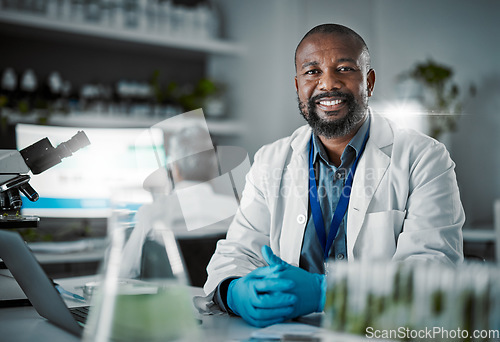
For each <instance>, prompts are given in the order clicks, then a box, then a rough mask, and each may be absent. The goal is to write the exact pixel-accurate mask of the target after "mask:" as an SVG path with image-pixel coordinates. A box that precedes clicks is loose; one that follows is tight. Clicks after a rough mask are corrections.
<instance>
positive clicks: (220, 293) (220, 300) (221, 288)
mask: <svg viewBox="0 0 500 342" xmlns="http://www.w3.org/2000/svg"><path fill="white" fill-rule="evenodd" d="M238 278H239V277H229V278H226V279H224V280H223V281H221V282H220V283H219V285H218V286H217V288H216V289H215V292H214V303H215V304H217V305H218V306H219V308H220V309H221V310H222V311H225V312H227V313H230V314H235V313H234V312H233V311H232V310H231V308H230V307H229V305H228V304H227V291H228V288H229V284H230V283H231V282H232V281H233V280H235V279H238Z"/></svg>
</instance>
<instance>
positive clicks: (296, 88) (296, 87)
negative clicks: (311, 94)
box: [294, 76, 299, 92]
mask: <svg viewBox="0 0 500 342" xmlns="http://www.w3.org/2000/svg"><path fill="white" fill-rule="evenodd" d="M294 81H295V91H296V92H298V91H299V85H298V83H297V76H295V77H294Z"/></svg>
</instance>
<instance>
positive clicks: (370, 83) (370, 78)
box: [366, 69, 375, 97]
mask: <svg viewBox="0 0 500 342" xmlns="http://www.w3.org/2000/svg"><path fill="white" fill-rule="evenodd" d="M366 83H367V84H366V85H367V88H368V96H369V97H370V96H372V94H373V88H374V87H375V70H373V69H370V70H369V71H368V74H367V76H366Z"/></svg>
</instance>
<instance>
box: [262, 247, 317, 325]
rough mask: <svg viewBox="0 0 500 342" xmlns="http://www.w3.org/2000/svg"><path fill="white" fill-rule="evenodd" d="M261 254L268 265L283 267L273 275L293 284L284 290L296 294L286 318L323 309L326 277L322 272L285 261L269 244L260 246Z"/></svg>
mask: <svg viewBox="0 0 500 342" xmlns="http://www.w3.org/2000/svg"><path fill="white" fill-rule="evenodd" d="M262 256H263V257H264V259H265V260H266V261H267V263H268V264H269V265H270V266H275V265H281V266H283V267H285V269H284V270H281V271H280V272H276V273H275V274H274V276H275V277H277V278H278V279H288V280H291V281H293V282H294V284H295V286H294V287H293V288H292V289H290V290H286V291H287V292H289V293H292V294H294V295H295V296H297V302H296V303H295V305H294V310H293V312H292V314H291V315H290V316H289V317H288V318H295V317H299V316H304V315H307V314H310V313H313V312H321V311H323V308H324V306H325V299H326V277H325V275H324V274H317V273H311V272H307V271H306V270H304V269H302V268H299V267H295V266H292V265H290V264H288V263H286V262H285V261H283V260H281V259H280V258H279V257H277V256H276V255H274V253H273V252H272V250H271V248H270V247H269V246H263V247H262Z"/></svg>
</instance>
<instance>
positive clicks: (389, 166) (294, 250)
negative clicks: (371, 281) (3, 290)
mask: <svg viewBox="0 0 500 342" xmlns="http://www.w3.org/2000/svg"><path fill="white" fill-rule="evenodd" d="M370 115H372V119H371V120H372V121H371V127H370V138H369V139H368V142H367V144H366V149H365V151H364V154H363V155H362V157H361V159H360V161H359V165H358V167H357V170H356V174H355V176H354V181H353V188H352V193H351V199H350V202H349V208H348V213H347V227H346V230H347V254H348V260H349V261H352V260H361V259H363V260H408V259H415V260H421V259H424V260H430V261H441V262H444V263H450V264H452V263H456V262H460V261H462V260H463V248H462V246H463V241H462V231H461V229H462V226H463V223H464V221H465V214H464V211H463V208H462V204H461V201H460V195H459V190H458V186H457V182H456V177H455V172H454V167H455V164H454V163H453V161H452V160H451V159H450V156H449V154H448V152H447V150H446V148H445V146H444V145H443V144H441V143H439V142H437V141H436V140H434V139H431V138H429V137H427V136H425V135H423V134H421V133H418V132H416V131H414V130H411V129H404V128H401V127H398V126H397V125H396V124H394V123H393V122H391V121H389V120H387V119H386V118H383V117H381V116H378V115H373V114H370ZM310 137H311V129H310V127H309V126H307V125H306V126H303V127H300V128H299V129H297V130H296V131H295V132H294V133H293V134H292V135H291V136H289V137H287V138H284V139H281V140H278V141H277V142H275V143H273V144H270V145H267V146H264V147H263V148H262V149H260V150H259V151H258V152H257V154H256V155H255V161H254V164H253V166H252V168H251V170H250V172H249V173H248V175H247V178H246V185H245V190H244V192H243V198H242V201H241V204H240V208H239V210H238V212H237V214H236V215H235V218H234V221H233V222H232V224H231V226H230V228H229V231H228V234H227V238H226V239H225V240H221V241H219V243H218V245H217V250H216V252H215V254H214V256H213V257H212V259H211V261H210V264H209V265H208V268H207V271H208V279H207V282H206V284H205V287H204V290H205V293H207V294H209V293H211V292H212V291H213V290H214V289H215V288H216V287H217V285H218V284H219V283H220V282H221V281H222V280H224V279H225V278H227V277H231V276H244V275H245V274H247V273H249V272H251V271H252V270H254V269H255V268H257V267H261V266H266V265H267V264H266V263H265V261H264V260H263V259H262V257H261V252H260V250H261V247H262V245H270V246H271V248H272V250H273V252H274V253H275V254H276V255H278V256H279V257H281V258H282V259H283V260H285V261H286V262H288V263H290V264H292V265H295V266H298V264H299V258H300V252H301V247H302V242H303V237H304V231H305V228H306V223H307V217H308V174H309V173H308V167H309V164H308V162H309V159H308V156H309V141H310Z"/></svg>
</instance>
